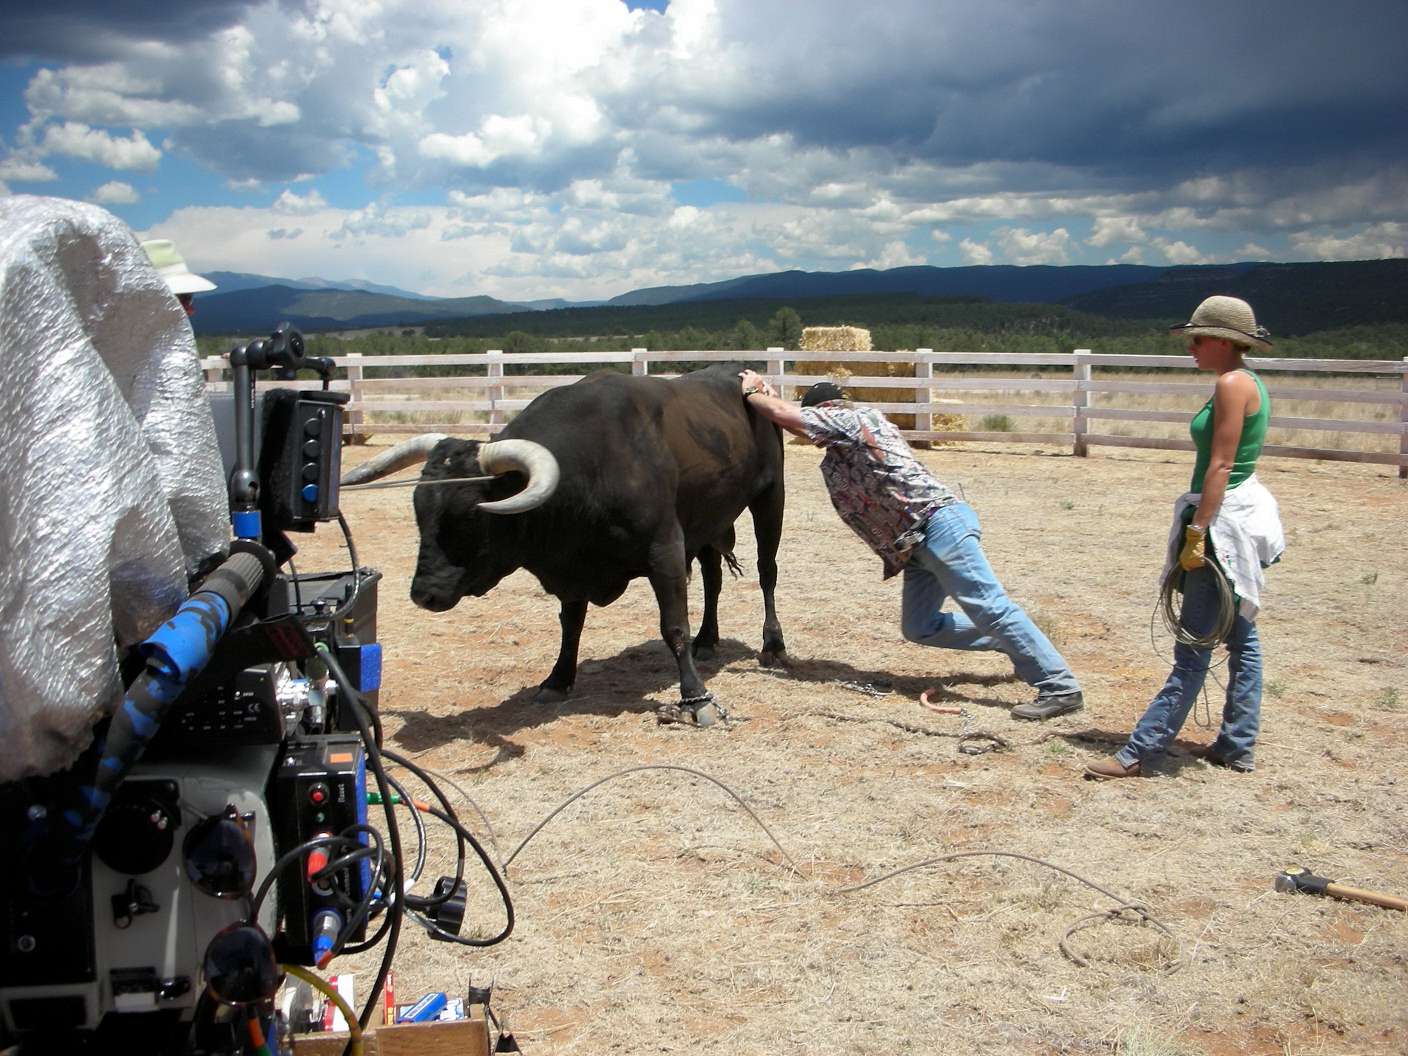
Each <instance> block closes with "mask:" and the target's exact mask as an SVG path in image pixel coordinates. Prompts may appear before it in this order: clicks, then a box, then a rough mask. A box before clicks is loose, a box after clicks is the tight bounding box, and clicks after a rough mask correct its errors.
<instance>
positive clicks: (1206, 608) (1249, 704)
mask: <svg viewBox="0 0 1408 1056" xmlns="http://www.w3.org/2000/svg"><path fill="white" fill-rule="evenodd" d="M1217 606H1218V590H1217V583H1216V581H1215V580H1214V579H1213V573H1212V570H1211V569H1209V568H1206V567H1204V568H1198V569H1194V570H1193V571H1192V572H1189V573H1188V574H1187V575H1186V576H1185V577H1184V580H1183V615H1182V617H1181V619H1180V620H1179V623H1180V626H1182V627H1183V628H1184V629H1185V630H1188V631H1191V632H1192V633H1194V634H1197V635H1203V634H1207V633H1208V632H1209V631H1210V630H1211V629H1212V627H1213V624H1214V623H1216V622H1217ZM1227 655H1228V659H1227V702H1226V703H1225V704H1224V705H1223V708H1222V729H1221V731H1220V732H1219V733H1218V735H1217V740H1215V741H1214V742H1213V744H1212V747H1211V748H1210V749H1209V750H1210V751H1211V752H1212V753H1213V754H1214V755H1217V756H1219V757H1220V758H1222V759H1224V760H1226V761H1227V762H1237V761H1246V762H1248V763H1250V762H1251V761H1252V749H1253V748H1254V747H1255V745H1256V734H1257V729H1258V727H1259V726H1260V724H1261V639H1260V638H1259V637H1258V636H1257V633H1256V624H1255V623H1253V622H1252V621H1251V620H1248V619H1247V618H1246V617H1244V616H1243V615H1242V614H1241V613H1240V612H1238V613H1237V619H1236V620H1235V621H1234V623H1233V625H1232V636H1231V638H1230V639H1229V640H1228V642H1227ZM1211 658H1212V650H1211V649H1199V648H1197V647H1195V646H1191V645H1183V644H1182V643H1181V642H1175V643H1174V646H1173V670H1172V671H1170V672H1169V676H1168V681H1167V682H1165V683H1164V688H1163V689H1162V690H1160V691H1159V694H1158V696H1156V697H1155V698H1154V701H1153V703H1152V704H1150V705H1149V708H1148V710H1147V711H1145V712H1144V717H1143V718H1142V719H1140V720H1139V723H1138V725H1136V726H1135V727H1134V732H1133V733H1131V734H1130V735H1129V743H1127V744H1126V745H1125V746H1124V747H1123V748H1121V749H1120V750H1119V751H1118V752H1116V753H1115V758H1116V759H1118V760H1119V761H1120V762H1121V763H1123V764H1124V765H1125V766H1131V765H1133V764H1134V763H1136V762H1138V761H1140V760H1142V759H1146V758H1148V757H1150V756H1154V755H1158V754H1159V753H1160V752H1163V751H1166V750H1167V749H1168V746H1169V745H1170V744H1172V743H1173V739H1174V737H1176V736H1178V731H1179V730H1180V729H1182V728H1183V723H1184V722H1185V721H1186V720H1187V718H1188V712H1189V711H1190V710H1192V707H1193V704H1194V702H1195V701H1196V700H1197V699H1198V693H1199V691H1200V690H1201V689H1202V688H1203V680H1204V679H1206V678H1207V673H1208V662H1209V661H1210V660H1211Z"/></svg>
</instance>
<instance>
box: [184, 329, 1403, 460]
mask: <svg viewBox="0 0 1408 1056" xmlns="http://www.w3.org/2000/svg"><path fill="white" fill-rule="evenodd" d="M334 361H335V362H336V364H337V365H338V367H340V368H342V369H343V370H344V371H345V373H346V380H338V381H334V382H332V384H331V388H333V389H334V390H335V391H341V392H347V393H349V394H350V397H351V398H350V401H349V403H348V408H347V415H346V424H345V426H344V430H345V432H346V433H347V434H349V435H352V436H363V435H368V434H371V433H409V432H425V431H432V430H433V431H439V432H453V433H462V434H470V435H474V434H487V433H491V432H493V431H495V430H496V429H498V428H499V427H500V426H502V425H503V424H504V422H506V421H507V419H508V417H509V416H510V415H511V414H513V413H514V412H516V411H519V410H522V409H523V408H524V407H526V406H527V405H528V404H529V403H531V402H532V400H533V398H534V397H536V396H537V395H538V394H539V393H541V392H544V391H546V390H547V389H550V388H555V387H557V386H561V385H570V384H573V383H574V382H576V381H579V380H581V378H582V377H583V376H585V373H586V372H588V371H590V370H591V369H595V368H598V367H602V366H608V365H623V364H629V365H630V367H631V372H632V373H633V374H638V375H644V374H651V373H655V374H656V376H663V377H669V376H672V373H671V367H672V366H673V365H675V364H680V363H700V362H705V363H707V362H732V361H739V362H746V363H754V364H762V365H763V370H762V371H761V373H762V374H763V375H764V376H765V377H767V378H768V380H769V381H770V382H771V383H772V384H774V385H776V386H779V387H780V388H781V390H782V392H783V394H784V395H791V394H792V392H793V390H795V389H796V388H797V387H798V386H802V385H809V384H811V383H812V382H814V381H816V380H817V375H816V373H809V374H803V373H798V372H797V371H796V370H795V369H793V370H789V369H788V366H789V365H795V364H798V363H807V364H811V365H815V364H826V363H842V362H844V363H846V364H848V365H849V366H850V367H851V368H852V369H854V367H855V365H857V364H870V363H874V364H877V365H880V366H882V368H883V365H885V364H890V363H900V364H905V365H906V369H907V370H908V372H909V373H910V374H911V375H912V376H900V377H893V376H890V375H887V374H881V373H873V374H870V373H867V374H857V375H854V376H852V377H849V378H847V379H846V386H847V387H848V388H851V389H853V390H856V389H860V390H864V389H867V388H885V389H889V390H896V389H898V390H912V391H913V394H914V395H913V399H912V400H910V401H903V402H893V401H887V402H878V401H877V402H874V403H873V405H874V406H876V407H878V408H879V409H880V410H882V411H884V412H885V413H887V414H910V415H914V416H915V428H913V429H904V430H901V431H902V432H903V433H904V435H905V436H906V437H908V438H909V439H910V440H918V441H935V440H942V441H946V442H947V441H960V442H961V441H979V442H986V443H991V442H1004V441H1006V442H1017V443H1041V444H1050V443H1065V444H1069V445H1070V446H1071V449H1072V451H1073V452H1074V453H1075V454H1076V455H1081V456H1084V455H1085V454H1087V452H1088V451H1089V448H1090V447H1092V446H1097V447H1130V448H1153V449H1161V450H1191V449H1192V447H1193V445H1192V442H1191V441H1189V440H1186V439H1182V438H1167V437H1148V436H1125V435H1119V434H1115V433H1109V432H1100V431H1099V430H1098V428H1096V423H1099V422H1151V423H1183V422H1187V421H1189V420H1191V419H1192V417H1193V411H1192V410H1186V411H1185V410H1177V411H1169V410H1151V409H1146V408H1131V407H1117V406H1107V405H1104V404H1103V403H1102V404H1099V405H1097V404H1095V403H1093V402H1092V399H1091V397H1092V394H1094V395H1098V396H1101V397H1113V396H1131V397H1148V396H1179V397H1183V398H1187V399H1188V400H1189V401H1190V402H1191V401H1194V400H1196V399H1197V398H1199V397H1201V396H1204V395H1206V393H1207V392H1208V389H1209V386H1208V384H1207V381H1206V379H1200V380H1198V381H1196V382H1189V381H1171V380H1168V379H1167V378H1154V379H1151V380H1148V381H1145V380H1130V379H1129V378H1127V377H1121V378H1115V379H1111V378H1097V377H1095V376H1094V371H1095V370H1096V369H1103V370H1111V369H1122V370H1125V371H1128V370H1135V369H1150V370H1160V371H1181V370H1191V369H1195V368H1194V364H1193V359H1192V357H1191V356H1182V355H1173V356H1135V355H1103V354H1099V353H1095V352H1091V351H1090V350H1089V349H1076V350H1075V351H1074V352H1071V353H1015V354H1007V353H1001V352H980V353H953V352H935V351H933V350H932V349H927V348H921V349H916V350H914V351H912V352H786V351H783V350H782V349H780V348H768V349H761V350H759V349H753V350H743V351H736V350H735V351H723V352H720V351H692V352H689V351H687V352H653V351H649V350H647V349H644V348H633V349H631V350H629V351H612V352H560V353H554V352H517V353H512V352H508V353H506V352H500V351H489V352H484V353H477V354H452V355H389V356H362V355H360V354H356V353H353V354H351V355H346V356H338V357H335V358H334ZM656 364H659V365H662V366H663V367H664V369H663V370H659V371H654V372H652V370H651V367H652V365H656ZM1247 364H1248V366H1250V367H1252V368H1253V369H1254V370H1256V371H1258V372H1259V373H1263V374H1265V375H1267V376H1268V377H1267V378H1265V379H1263V380H1266V381H1267V391H1268V392H1270V394H1271V395H1272V396H1273V397H1275V398H1277V399H1281V400H1305V401H1322V402H1337V403H1355V404H1379V405H1382V406H1385V407H1389V408H1393V407H1396V408H1397V414H1396V415H1395V414H1393V413H1392V411H1390V412H1389V418H1388V419H1386V420H1380V421H1369V420H1365V419H1350V418H1322V417H1301V416H1273V417H1272V418H1271V421H1270V425H1271V427H1272V428H1273V429H1275V428H1282V429H1295V430H1309V431H1316V432H1326V433H1332V434H1334V433H1339V434H1361V435H1362V434H1380V435H1390V436H1397V437H1398V438H1399V442H1398V451H1397V452H1394V451H1365V450H1354V449H1349V448H1344V447H1321V446H1314V447H1306V446H1296V445H1290V444H1268V445H1267V446H1266V448H1265V451H1264V453H1265V454H1266V455H1268V456H1272V457H1282V458H1314V459H1326V460H1332V461H1347V462H1366V463H1377V464H1383V465H1392V466H1397V467H1398V475H1399V476H1400V477H1403V478H1408V356H1405V357H1404V358H1403V359H1402V360H1397V359H1376V360H1361V359H1355V360H1342V359H1286V358H1273V357H1265V358H1249V359H1248V360H1247ZM532 365H551V366H580V367H581V368H583V372H582V373H573V374H505V372H504V368H505V367H508V366H516V367H527V366H532ZM201 366H202V368H203V369H204V370H205V374H206V379H207V384H208V386H209V387H210V389H211V391H221V390H222V389H224V390H228V388H229V381H228V366H229V364H228V363H227V362H226V361H225V359H224V358H223V357H219V356H212V357H207V358H206V359H203V360H202V361H201ZM426 366H433V367H436V368H446V367H459V368H466V373H464V374H456V375H453V376H448V377H446V376H440V377H416V376H396V375H390V376H387V375H386V374H384V373H383V372H385V371H390V370H395V369H397V368H414V367H426ZM963 367H980V368H994V367H1005V368H1016V367H1022V368H1033V367H1034V368H1041V369H1042V371H1043V373H1041V374H1040V375H1038V376H1035V377H1023V378H999V377H987V376H982V375H979V376H975V377H964V376H955V375H954V374H953V373H952V372H953V371H954V370H955V369H957V368H963ZM1060 368H1064V369H1066V370H1069V371H1070V374H1069V376H1067V377H1053V376H1051V372H1052V371H1053V370H1055V369H1060ZM369 370H375V371H376V372H377V376H374V377H368V376H367V374H368V371H369ZM471 371H472V372H471ZM1276 374H1295V375H1306V374H1311V375H1317V374H1319V375H1340V376H1350V377H1352V378H1354V379H1356V380H1358V379H1365V380H1370V379H1383V378H1390V379H1391V378H1397V379H1398V386H1397V388H1396V389H1392V390H1391V389H1384V388H1380V389H1368V388H1359V389H1355V388H1332V387H1328V386H1326V385H1324V384H1320V385H1316V384H1314V383H1310V384H1307V379H1305V378H1303V377H1302V378H1288V379H1286V380H1285V382H1284V383H1283V382H1281V381H1275V380H1269V379H1271V378H1274V376H1275V375H1276ZM291 384H292V385H293V386H295V387H301V388H307V387H311V386H312V385H314V384H316V383H314V382H294V383H291ZM447 388H453V389H457V390H470V391H471V392H472V393H473V395H472V396H471V397H470V398H468V399H465V398H453V399H449V398H447V399H436V398H435V396H436V394H439V393H443V392H444V391H445V390H446V389H447ZM510 390H512V391H511V392H510ZM421 393H424V394H425V395H424V396H420V395H419V394H421ZM958 393H1020V394H1023V395H1026V394H1038V393H1051V394H1056V395H1058V396H1064V397H1066V399H1065V400H1064V401H1062V402H1059V403H1050V404H1046V403H1037V404H1033V403H1025V402H1024V403H1002V402H991V401H989V402H983V401H981V400H979V401H973V402H970V401H968V400H965V399H961V398H956V397H955V396H954V395H946V394H958ZM862 396H863V393H862ZM867 402H871V401H867ZM377 413H403V414H404V413H415V414H418V415H422V416H423V415H425V414H427V413H430V414H440V413H444V414H446V415H462V414H465V413H472V414H476V415H480V416H482V420H476V421H470V422H466V421H451V420H448V418H447V420H446V421H444V422H431V421H418V422H415V423H414V424H410V423H404V422H373V421H371V420H370V419H369V418H368V415H370V414H377ZM998 414H1000V415H1006V416H1009V417H1011V418H1041V419H1045V420H1048V421H1049V420H1053V419H1055V420H1064V421H1066V422H1068V423H1069V424H1068V426H1067V427H1065V428H1064V429H1063V430H1062V431H1060V432H1040V431H1038V432H1016V431H1001V432H995V431H992V430H977V431H971V430H970V431H964V430H961V429H959V430H952V429H935V428H933V422H934V417H935V415H951V416H953V415H998Z"/></svg>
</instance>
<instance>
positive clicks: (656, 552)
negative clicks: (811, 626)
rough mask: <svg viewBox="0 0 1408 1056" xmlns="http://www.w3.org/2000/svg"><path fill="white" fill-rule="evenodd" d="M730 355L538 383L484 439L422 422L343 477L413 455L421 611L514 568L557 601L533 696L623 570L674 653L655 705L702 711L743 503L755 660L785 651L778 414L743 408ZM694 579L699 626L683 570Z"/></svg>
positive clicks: (563, 660) (370, 474)
mask: <svg viewBox="0 0 1408 1056" xmlns="http://www.w3.org/2000/svg"><path fill="white" fill-rule="evenodd" d="M738 369H739V368H738V367H737V366H736V365H723V364H720V365H715V366H711V367H708V368H706V369H704V370H697V371H694V372H692V373H689V374H685V375H683V376H681V377H679V378H676V379H673V380H667V379H664V378H652V377H648V376H647V377H638V376H628V375H623V374H617V373H612V372H608V371H600V372H598V373H595V374H591V375H588V376H587V377H585V378H583V379H582V380H581V381H578V382H576V383H574V384H572V385H567V386H562V387H559V388H555V389H550V390H548V391H547V392H545V393H543V394H542V395H540V396H538V397H537V398H536V399H535V400H533V402H532V403H530V404H529V405H528V406H527V407H526V408H525V409H524V410H523V411H522V412H521V413H520V414H519V415H518V416H517V417H515V418H514V419H513V420H512V421H511V422H510V423H509V424H508V425H507V426H505V427H504V429H503V430H501V431H500V432H499V433H498V434H497V435H496V436H495V438H494V439H493V440H492V441H490V442H488V443H480V442H479V441H475V440H458V439H452V438H449V437H445V436H442V435H440V434H426V435H423V436H419V437H415V438H413V439H411V440H407V441H405V442H404V443H402V444H399V445H397V446H396V447H394V448H392V449H390V450H388V451H386V452H384V453H382V454H381V455H379V456H377V457H375V458H373V459H371V460H369V461H367V462H366V463H364V464H363V465H361V466H359V467H357V468H356V469H354V470H353V471H352V472H350V473H349V474H348V475H347V476H346V477H345V478H344V480H343V483H344V484H360V483H366V482H369V481H372V480H375V479H377V478H378V477H382V476H385V475H387V474H388V473H391V472H394V471H395V470H397V469H400V468H402V467H403V466H407V465H411V464H413V463H414V462H417V461H420V460H422V459H423V460H424V461H425V466H424V468H423V469H422V471H421V477H420V481H419V483H418V484H417V485H416V489H415V494H414V502H415V512H416V524H417V527H418V528H419V532H420V551H419V555H418V557H417V559H416V571H415V577H414V579H413V581H412V583H411V600H412V601H413V602H414V603H415V604H416V605H418V606H419V607H420V608H423V609H427V610H429V611H431V612H444V611H446V610H448V609H451V608H453V607H454V606H455V605H456V604H457V603H458V602H459V600H460V599H461V598H463V597H466V596H473V597H482V596H483V595H484V594H486V593H488V592H489V591H490V590H491V589H493V588H494V586H496V585H497V584H498V583H499V582H500V581H501V580H502V579H503V578H504V577H505V576H507V575H509V574H510V573H512V572H514V571H515V570H517V569H519V568H523V569H526V570H527V571H528V572H530V573H532V574H533V576H535V577H536V578H537V580H538V582H539V583H540V584H542V587H543V589H544V590H545V591H547V592H548V593H549V594H551V595H553V596H554V597H556V598H557V599H558V601H559V603H560V605H561V612H560V614H559V619H560V621H561V624H562V641H561V646H560V648H559V650H558V655H557V662H556V663H555V664H554V665H553V668H552V671H551V672H549V674H548V676H547V678H546V679H544V680H543V682H542V683H541V684H540V686H539V688H538V692H537V695H536V698H535V699H537V700H538V701H558V700H562V699H564V698H565V697H566V696H567V695H568V694H569V693H570V692H571V690H572V686H573V683H574V682H575V681H576V675H577V651H578V645H579V643H580V641H581V636H582V627H583V624H584V622H585V620H586V615H587V603H588V602H591V603H593V604H596V605H609V604H611V602H613V601H615V600H616V599H617V598H619V597H620V596H621V595H622V594H623V593H624V592H625V590H626V587H627V585H628V584H629V583H630V581H631V580H632V579H636V578H638V577H640V576H644V577H646V578H647V579H648V580H649V581H650V585H651V588H652V589H653V590H654V592H655V599H656V602H657V603H658V605H659V608H660V636H661V637H662V638H663V639H664V641H665V644H666V645H667V646H668V647H669V649H670V652H671V653H672V654H673V655H674V657H675V660H676V662H677V663H678V665H679V688H680V698H681V701H680V704H679V705H678V706H667V707H666V708H665V709H662V717H665V716H666V715H668V716H669V717H672V718H678V719H682V720H684V721H689V722H695V723H697V724H699V725H708V724H710V723H711V722H713V721H716V720H717V718H718V717H719V715H720V714H721V709H720V708H719V706H718V705H717V703H716V702H715V701H714V699H713V697H712V696H711V695H710V694H709V693H708V691H707V690H706V688H705V686H704V682H703V680H702V679H701V678H700V677H699V672H698V670H697V669H696V667H695V660H705V659H708V658H709V657H711V656H712V655H713V652H714V649H715V647H716V646H717V644H718V641H719V626H718V598H719V589H720V587H721V585H722V582H723V567H722V566H723V562H724V561H725V560H727V561H728V563H729V566H730V568H731V569H732V570H733V571H734V572H735V573H737V571H738V566H737V563H736V561H735V560H734V557H733V548H734V521H735V520H736V519H737V518H738V516H739V515H740V514H741V513H742V512H743V509H744V508H745V507H746V508H747V509H748V510H749V512H750V513H751V515H752V520H753V531H754V536H755V538H756V540H757V550H758V579H759V583H760V584H761V586H762V593H763V607H764V617H763V641H762V649H761V651H760V653H759V661H760V662H761V663H762V664H764V665H765V666H772V665H779V664H782V663H785V661H786V647H785V645H784V643H783V639H782V627H781V624H780V623H779V622H778V619H777V612H776V608H775V606H774V602H773V590H774V587H775V586H776V584H777V546H778V541H779V539H780V538H781V535H782V513H783V496H784V489H783V455H782V435H781V433H780V431H779V430H778V428H777V427H776V426H775V425H773V424H771V423H770V422H768V421H766V420H765V419H763V418H761V417H759V416H758V415H756V414H754V413H753V412H752V411H750V410H749V409H748V406H747V401H745V400H744V399H743V397H742V395H741V394H740V392H739V385H738ZM696 559H697V560H698V562H699V567H700V569H701V571H702V578H703V582H704V613H703V617H702V619H701V621H700V626H699V632H698V634H696V635H695V636H694V637H693V639H692V640H691V638H690V633H689V613H688V598H687V585H688V580H689V572H690V568H691V563H692V562H693V561H694V560H696Z"/></svg>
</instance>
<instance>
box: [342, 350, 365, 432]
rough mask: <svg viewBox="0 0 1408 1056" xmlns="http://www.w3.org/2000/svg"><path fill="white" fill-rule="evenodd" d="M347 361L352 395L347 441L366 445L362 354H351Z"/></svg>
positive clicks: (349, 401)
mask: <svg viewBox="0 0 1408 1056" xmlns="http://www.w3.org/2000/svg"><path fill="white" fill-rule="evenodd" d="M346 359H347V363H346V364H345V365H346V369H347V388H348V390H349V391H350V392H351V393H352V397H351V399H350V400H348V402H347V439H348V442H349V443H353V444H365V443H366V442H367V433H366V432H365V431H364V429H363V425H364V424H365V422H366V412H365V411H363V410H362V353H360V352H349V353H347V356H346Z"/></svg>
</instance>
